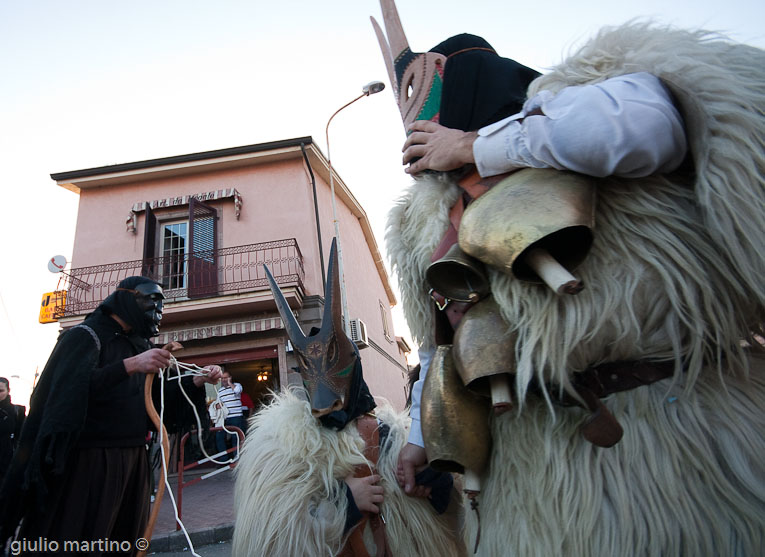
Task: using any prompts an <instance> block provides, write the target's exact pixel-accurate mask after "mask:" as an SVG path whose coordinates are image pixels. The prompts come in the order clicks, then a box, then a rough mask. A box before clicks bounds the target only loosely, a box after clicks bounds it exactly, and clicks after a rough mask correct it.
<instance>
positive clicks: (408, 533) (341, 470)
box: [232, 392, 465, 557]
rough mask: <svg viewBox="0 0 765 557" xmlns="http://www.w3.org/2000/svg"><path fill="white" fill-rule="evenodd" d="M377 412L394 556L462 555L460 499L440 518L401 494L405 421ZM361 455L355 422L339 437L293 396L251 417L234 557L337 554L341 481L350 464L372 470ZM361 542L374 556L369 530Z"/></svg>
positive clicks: (240, 470) (343, 504)
mask: <svg viewBox="0 0 765 557" xmlns="http://www.w3.org/2000/svg"><path fill="white" fill-rule="evenodd" d="M378 404H379V401H378ZM375 412H376V415H377V417H378V419H380V420H382V421H383V422H384V423H385V424H387V425H388V426H390V433H389V436H388V438H387V441H386V442H385V445H384V447H383V448H382V449H381V452H380V458H379V461H378V463H377V473H378V474H379V475H380V476H381V478H382V479H381V480H380V485H382V486H383V489H384V498H385V500H384V502H383V503H382V507H381V512H382V514H383V516H384V518H385V521H386V523H385V533H386V537H387V541H388V547H389V548H390V551H391V554H392V555H394V556H396V557H406V556H411V557H427V556H432V557H443V556H451V555H455V556H459V555H464V553H465V549H464V545H463V544H462V541H461V535H462V532H460V531H459V522H460V520H459V516H458V514H459V511H460V509H461V505H460V501H459V496H458V495H457V494H456V492H455V494H454V496H453V498H452V499H453V500H452V501H451V503H450V505H449V510H447V512H446V513H444V514H443V515H440V516H439V515H437V514H436V513H435V511H434V510H433V508H432V506H431V505H430V503H429V502H428V501H426V500H425V499H421V498H413V497H408V496H406V495H405V494H404V493H403V491H402V490H401V489H400V488H399V487H398V483H397V482H396V477H395V470H396V462H397V458H398V453H399V451H400V450H401V447H403V446H404V444H405V443H406V438H407V435H408V431H407V428H408V424H409V418H408V417H407V416H406V415H405V414H397V413H396V412H395V411H394V410H393V409H392V407H390V406H389V405H387V404H386V405H384V406H382V407H378V408H377V409H376V411H375ZM363 449H364V441H363V440H362V438H361V436H360V435H359V432H358V430H357V429H356V425H355V422H351V423H349V424H348V425H347V426H346V427H345V428H344V429H343V430H341V431H340V432H337V431H335V430H334V429H329V428H326V427H323V426H322V425H321V424H320V423H319V421H318V420H316V419H315V418H314V417H313V416H311V409H310V405H309V404H308V402H306V401H305V400H303V399H301V398H299V397H298V396H296V395H295V394H294V393H292V392H284V393H281V394H279V395H276V396H275V398H274V400H273V402H272V403H271V404H269V405H268V406H267V407H266V408H264V409H263V410H261V411H260V412H258V413H257V414H256V415H255V416H254V417H252V418H251V419H250V421H249V429H248V432H247V438H246V439H245V442H244V446H243V449H242V454H241V458H240V461H239V465H238V466H237V468H236V491H235V496H234V506H235V509H236V524H235V527H234V536H233V542H232V555H235V556H241V557H249V556H260V555H263V556H266V555H268V556H285V557H287V556H289V557H301V556H304V557H320V556H332V555H337V554H338V553H339V552H340V550H341V549H342V547H343V545H344V543H345V537H344V536H343V528H344V526H345V517H346V511H347V506H348V502H347V498H346V495H345V488H344V487H342V485H341V483H340V482H339V480H341V479H342V478H345V477H346V476H348V475H349V474H351V473H352V471H353V469H354V467H355V466H357V465H360V464H367V465H369V462H368V461H367V460H366V458H365V457H364V455H363V454H362V451H363ZM364 542H365V544H366V546H367V550H368V551H369V553H370V555H375V551H376V547H375V544H374V540H373V539H372V534H371V531H370V528H366V530H365V532H364Z"/></svg>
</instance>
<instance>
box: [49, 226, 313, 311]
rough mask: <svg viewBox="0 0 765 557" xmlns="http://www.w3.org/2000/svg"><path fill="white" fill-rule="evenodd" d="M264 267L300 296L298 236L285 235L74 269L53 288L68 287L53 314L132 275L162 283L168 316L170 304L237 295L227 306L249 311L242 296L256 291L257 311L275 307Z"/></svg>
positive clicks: (84, 303)
mask: <svg viewBox="0 0 765 557" xmlns="http://www.w3.org/2000/svg"><path fill="white" fill-rule="evenodd" d="M264 265H267V266H268V269H269V270H270V271H271V273H272V274H273V276H274V279H275V280H276V282H277V283H278V284H279V286H280V287H281V288H282V289H288V290H290V291H292V292H293V293H294V295H293V296H292V298H293V299H302V295H303V281H304V279H305V269H304V268H303V256H302V254H301V253H300V248H299V247H298V244H297V240H295V239H294V238H290V239H286V240H277V241H273V242H264V243H260V244H249V245H245V246H235V247H228V248H222V249H214V250H204V251H197V252H190V253H186V254H182V255H178V256H171V257H155V258H150V259H143V260H136V261H125V262H120V263H109V264H106V265H95V266H91V267H79V268H73V269H71V270H70V271H69V272H68V273H66V274H64V273H62V275H61V279H60V281H59V288H58V290H66V291H67V293H66V304H65V305H64V307H63V308H60V309H58V310H57V312H56V316H57V317H58V318H59V319H61V318H73V317H77V316H83V315H85V314H87V313H90V312H91V311H93V310H94V309H95V308H96V307H97V306H98V305H99V304H100V303H101V302H102V301H103V300H104V299H105V298H106V297H107V296H108V295H109V294H111V293H112V292H114V289H115V288H116V287H117V284H119V282H120V281H122V280H123V279H124V278H126V277H129V276H133V275H142V276H146V277H149V278H151V279H154V280H156V281H157V282H159V283H160V284H162V286H163V288H164V291H165V305H166V310H165V313H166V315H165V317H168V316H170V317H171V319H172V314H173V306H174V305H175V306H183V305H185V306H189V305H190V304H191V305H192V306H194V307H197V308H199V307H204V305H205V304H204V302H211V301H214V300H212V299H221V298H223V297H228V298H232V297H236V298H237V299H236V302H237V304H236V306H232V307H235V308H238V310H240V311H244V310H245V309H247V308H248V303H249V306H250V307H249V309H250V310H253V307H252V302H251V300H252V299H253V297H252V296H249V297H248V296H247V295H248V294H253V293H258V292H259V291H260V293H261V294H263V296H261V298H263V297H265V298H267V301H268V303H267V304H266V306H269V307H265V306H264V304H262V303H261V304H260V305H259V306H258V307H257V308H256V309H261V310H262V309H270V308H275V306H274V305H273V300H272V298H271V296H270V290H269V287H268V281H267V279H266V273H265V270H264V268H263V266H264ZM236 295H242V296H236ZM289 298H290V297H289V296H288V299H289ZM248 300H249V302H248ZM298 303H299V302H298ZM208 305H209V304H208ZM229 311H231V309H230V308H229ZM168 314H169V315H168ZM164 321H165V320H164V319H163V322H164Z"/></svg>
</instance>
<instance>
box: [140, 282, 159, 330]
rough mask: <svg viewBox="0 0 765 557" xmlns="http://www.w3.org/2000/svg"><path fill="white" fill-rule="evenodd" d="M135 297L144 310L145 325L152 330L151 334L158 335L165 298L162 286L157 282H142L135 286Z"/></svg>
mask: <svg viewBox="0 0 765 557" xmlns="http://www.w3.org/2000/svg"><path fill="white" fill-rule="evenodd" d="M135 299H136V302H138V308H139V309H140V310H141V311H142V312H143V320H144V325H145V326H146V327H147V328H148V329H149V330H150V332H151V336H156V335H158V334H159V323H160V321H162V307H163V305H164V302H163V300H164V299H165V295H164V293H163V292H162V287H161V286H160V285H159V284H157V283H156V282H144V283H141V284H139V285H137V286H136V287H135Z"/></svg>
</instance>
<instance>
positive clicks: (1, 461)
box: [0, 377, 26, 482]
mask: <svg viewBox="0 0 765 557" xmlns="http://www.w3.org/2000/svg"><path fill="white" fill-rule="evenodd" d="M10 393H11V386H10V383H9V382H8V380H7V379H6V378H5V377H0V482H2V480H3V477H4V476H5V471H6V470H7V469H8V466H9V465H10V463H11V458H12V457H13V451H14V450H15V449H16V443H17V442H18V440H19V433H20V432H21V426H22V425H23V424H24V418H25V417H26V408H25V407H24V406H21V405H19V404H13V403H12V402H11V394H10Z"/></svg>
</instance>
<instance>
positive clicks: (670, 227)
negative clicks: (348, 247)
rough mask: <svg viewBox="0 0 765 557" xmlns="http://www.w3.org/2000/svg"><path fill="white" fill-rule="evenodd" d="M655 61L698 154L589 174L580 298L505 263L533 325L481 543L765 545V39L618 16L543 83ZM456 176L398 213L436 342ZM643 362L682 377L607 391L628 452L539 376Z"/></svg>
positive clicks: (542, 551) (415, 327)
mask: <svg viewBox="0 0 765 557" xmlns="http://www.w3.org/2000/svg"><path fill="white" fill-rule="evenodd" d="M640 71H648V72H651V73H653V74H654V75H657V76H658V77H660V78H661V79H662V80H663V81H664V82H665V83H666V84H667V86H668V87H669V88H670V89H671V91H672V93H673V95H674V96H675V98H676V100H677V104H678V106H679V108H680V109H681V112H682V113H683V116H684V118H685V123H686V129H687V134H688V139H689V145H690V154H691V157H692V162H693V165H692V169H689V168H683V169H681V170H679V171H677V172H675V173H672V174H668V175H664V176H652V177H648V178H641V179H619V178H604V179H594V178H593V181H594V183H595V184H596V186H597V191H598V196H597V207H596V213H595V229H594V235H595V240H594V244H593V246H592V249H591V252H590V253H589V255H588V257H587V259H586V260H585V262H584V263H583V264H582V265H581V266H580V267H579V268H578V269H577V270H576V274H577V277H578V278H581V279H582V280H583V281H584V283H585V285H586V288H585V290H584V291H583V292H581V293H580V294H579V295H576V296H565V297H559V296H556V295H555V294H554V293H553V292H552V291H551V290H550V289H549V288H547V287H545V286H543V285H537V284H530V283H525V282H521V281H519V280H516V279H514V278H513V277H511V276H508V275H505V274H502V273H500V272H498V271H495V270H490V282H491V286H492V291H493V295H494V297H495V299H496V300H497V302H498V303H499V305H500V307H501V310H502V314H503V317H504V318H505V321H506V322H507V323H508V324H509V328H510V329H512V330H513V331H514V332H515V334H516V335H517V337H515V338H517V341H516V345H515V349H516V355H517V362H518V363H517V369H514V370H511V371H512V372H513V373H514V374H515V387H514V388H515V397H516V399H517V401H518V403H517V405H516V407H515V410H514V411H511V412H508V413H505V414H503V415H501V416H499V417H497V418H493V419H492V423H491V428H492V435H493V439H494V445H493V449H492V454H491V460H490V464H489V467H488V471H487V472H486V473H485V477H484V478H483V482H484V483H483V490H482V492H481V493H480V495H479V497H478V499H479V505H480V506H479V509H480V510H481V539H480V545H479V548H478V555H483V556H492V557H495V556H504V555H519V556H521V555H522V556H524V557H529V556H544V557H547V556H551V555H566V556H582V557H593V556H603V557H615V556H634V555H651V556H654V555H657V556H658V555H688V556H701V555H704V556H713V555H714V556H719V555H723V556H733V555H737V556H753V555H764V554H765V547H763V542H764V539H765V464H764V463H765V360H764V359H762V356H759V355H757V350H756V346H755V345H756V341H755V340H753V338H752V334H753V333H756V332H761V331H762V324H763V323H764V322H765V319H764V315H765V53H764V52H763V51H761V50H759V49H756V48H752V47H748V46H745V45H741V44H734V43H731V42H729V41H727V40H724V39H722V38H720V37H718V36H715V35H712V34H709V33H704V32H687V31H682V30H676V29H669V28H659V27H656V26H653V25H649V24H642V23H632V24H628V25H625V26H622V27H619V28H615V29H606V30H604V31H602V32H601V33H600V34H599V35H598V36H596V37H595V38H594V39H593V40H591V41H590V42H589V43H587V44H586V45H585V46H584V47H583V48H581V49H580V50H579V51H578V52H577V53H576V54H574V55H573V56H572V57H571V58H570V59H568V60H567V61H565V62H564V63H563V64H561V65H560V66H559V67H557V68H555V69H554V70H553V71H552V72H551V73H549V74H547V75H544V76H542V77H540V78H538V79H537V80H535V81H534V82H533V83H532V85H531V87H530V94H534V93H535V92H537V91H539V90H543V89H547V90H551V91H553V92H557V91H559V90H560V89H562V88H563V87H566V86H570V85H578V84H585V83H594V82H598V81H602V80H604V79H606V78H609V77H612V76H617V75H621V74H627V73H633V72H640ZM459 192H460V190H459V189H458V187H457V186H456V184H455V183H454V182H453V181H451V179H450V177H449V176H448V175H447V174H438V175H430V176H426V177H423V178H421V179H418V180H417V181H416V182H415V184H413V186H412V187H411V189H410V190H409V191H408V193H407V194H406V195H405V196H404V197H403V198H402V199H401V200H400V201H399V203H398V204H397V205H396V206H395V207H394V209H393V210H392V212H391V214H390V216H389V222H388V234H387V237H386V239H387V243H388V251H389V254H390V256H391V259H392V264H393V267H394V270H395V271H396V272H397V274H398V277H399V281H400V286H401V291H402V299H403V304H404V310H405V313H406V316H407V320H408V322H409V326H410V328H411V330H412V333H413V335H414V337H415V339H416V340H417V341H418V342H420V343H421V344H423V345H424V346H425V347H428V346H431V345H432V343H433V340H432V333H431V330H432V326H433V324H432V317H431V307H430V304H431V302H430V300H429V297H428V285H427V284H426V281H425V270H426V269H427V267H428V265H429V264H430V257H431V255H432V253H433V251H434V250H435V248H436V246H437V245H438V244H439V242H440V241H441V238H442V236H443V234H444V232H445V231H446V228H447V226H448V211H449V208H450V207H451V205H452V203H453V202H454V200H455V199H456V197H457V196H458V195H459ZM748 345H751V346H748ZM637 360H664V361H667V360H669V361H674V363H675V374H674V377H673V378H671V379H666V380H662V381H659V382H656V383H654V384H652V385H649V386H644V387H639V388H637V389H633V390H629V391H623V392H620V393H617V394H614V395H611V396H610V397H608V398H606V399H604V403H605V404H606V406H607V407H608V409H609V410H610V411H611V412H612V413H613V414H614V416H615V417H616V419H617V420H618V421H619V423H620V424H621V425H622V427H623V428H624V436H623V438H622V440H621V441H620V442H619V443H618V444H616V445H615V446H614V447H612V448H599V447H596V446H594V445H592V444H591V443H589V442H587V441H586V440H585V439H584V438H583V437H582V436H581V434H580V433H579V427H580V425H581V424H582V422H583V421H584V420H585V419H586V418H587V417H588V413H587V412H586V411H585V410H583V409H580V408H578V407H570V408H562V407H559V406H555V405H554V404H552V402H551V399H552V398H554V395H555V394H556V393H555V392H553V391H552V390H550V391H548V392H545V393H543V394H542V396H539V395H538V394H532V393H531V392H530V391H529V387H530V385H531V384H532V382H534V381H536V382H538V383H539V384H553V385H556V386H559V387H560V388H563V389H565V390H566V391H569V392H571V383H570V378H571V376H572V374H573V373H574V372H577V371H582V370H585V369H587V368H588V367H591V366H595V365H598V364H601V363H605V362H619V361H637ZM555 391H556V392H557V388H556V389H555ZM466 516H467V538H466V540H467V542H468V547H470V548H472V543H473V542H474V541H475V536H476V531H477V521H476V518H475V515H474V513H472V512H470V511H467V515H466Z"/></svg>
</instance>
